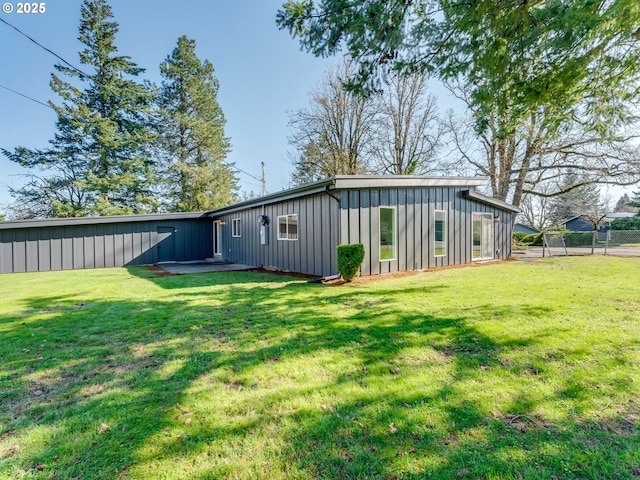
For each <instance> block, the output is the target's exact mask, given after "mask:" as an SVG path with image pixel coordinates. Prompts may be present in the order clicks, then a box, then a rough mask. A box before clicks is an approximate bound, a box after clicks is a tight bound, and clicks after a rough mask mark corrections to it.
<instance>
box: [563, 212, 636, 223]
mask: <svg viewBox="0 0 640 480" xmlns="http://www.w3.org/2000/svg"><path fill="white" fill-rule="evenodd" d="M635 215H636V214H635V213H633V212H611V213H605V216H604V217H603V218H602V220H604V221H607V222H609V221H611V220H615V219H616V218H629V217H633V216H635ZM578 218H584V219H586V220H587V221H589V220H588V218H587V215H586V214H584V213H581V214H580V215H576V216H575V217H571V218H569V219H567V220H563V221H562V222H560V223H559V225H566V224H567V223H569V222H572V221H573V220H577V219H578Z"/></svg>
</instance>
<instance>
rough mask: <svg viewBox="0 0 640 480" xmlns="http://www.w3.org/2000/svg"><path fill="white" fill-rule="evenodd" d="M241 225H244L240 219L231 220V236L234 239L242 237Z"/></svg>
mask: <svg viewBox="0 0 640 480" xmlns="http://www.w3.org/2000/svg"><path fill="white" fill-rule="evenodd" d="M241 225H242V223H241V219H240V217H238V218H232V219H231V236H232V237H233V238H240V237H242V228H241Z"/></svg>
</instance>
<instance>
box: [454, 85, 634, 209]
mask: <svg viewBox="0 0 640 480" xmlns="http://www.w3.org/2000/svg"><path fill="white" fill-rule="evenodd" d="M450 89H451V90H452V92H454V94H456V96H457V97H458V98H460V99H461V100H462V101H464V102H465V103H466V105H467V106H468V107H469V111H470V112H471V113H470V115H468V116H467V117H466V118H463V119H452V118H450V119H449V120H448V122H447V125H448V132H447V133H448V138H449V142H450V148H451V149H452V150H453V151H454V152H455V153H457V155H458V156H459V157H460V158H461V159H462V160H463V161H464V162H465V163H467V164H468V165H469V166H470V167H471V168H470V172H475V173H479V174H481V175H485V176H487V177H489V179H490V186H491V193H492V195H493V196H494V197H495V198H498V199H500V200H504V201H509V202H510V203H512V204H513V205H515V206H520V205H522V203H523V200H524V198H525V196H526V195H536V196H541V197H553V196H556V195H561V194H563V193H566V192H568V191H570V190H573V189H575V188H579V187H581V186H585V185H594V184H615V185H630V184H633V183H635V182H636V181H637V179H638V178H639V177H640V159H639V158H638V154H637V148H636V147H634V145H633V142H634V140H635V139H637V138H639V136H640V133H639V132H638V125H637V123H633V121H631V122H629V123H624V122H621V123H620V124H619V125H610V126H608V127H607V128H606V129H604V130H597V129H594V128H591V126H590V125H586V124H585V123H583V122H581V121H580V119H579V118H577V117H576V116H575V114H571V115H569V114H567V113H565V112H559V111H557V110H556V109H555V107H554V106H553V105H551V106H546V107H544V108H542V107H541V108H538V109H537V110H535V111H531V112H530V113H529V116H528V120H527V122H526V123H522V124H520V125H518V126H515V127H513V126H510V127H509V128H505V125H512V124H511V121H510V120H509V121H505V119H506V118H508V116H509V112H508V111H496V112H494V113H492V114H491V115H489V116H488V117H483V116H481V115H476V112H474V110H473V107H472V104H471V102H470V101H469V99H468V97H467V96H466V95H465V93H464V91H463V89H461V88H459V87H455V86H454V87H451V86H450ZM479 119H482V121H483V125H480V126H479V125H477V122H478V121H479ZM478 132H480V133H478ZM571 172H579V173H580V181H579V182H577V183H575V184H572V185H570V186H565V187H560V185H563V182H562V179H563V178H565V177H566V176H567V175H569V174H570V173H571ZM542 185H545V187H544V188H541V186H542ZM549 185H555V186H556V187H558V188H549ZM565 185H566V184H565Z"/></svg>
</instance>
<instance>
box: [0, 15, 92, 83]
mask: <svg viewBox="0 0 640 480" xmlns="http://www.w3.org/2000/svg"><path fill="white" fill-rule="evenodd" d="M0 22H2V23H4V24H5V25H7V26H8V27H11V28H13V29H14V30H15V31H16V32H18V33H19V34H20V35H23V36H25V37H26V38H28V39H29V40H31V41H32V42H33V43H35V44H36V45H37V46H39V47H40V48H42V49H43V50H45V51H47V52H49V53H50V54H51V55H53V56H54V57H56V58H57V59H58V60H60V61H62V62H63V63H66V64H67V65H68V66H69V67H70V68H72V69H73V70H75V71H76V72H78V73H79V74H80V75H81V76H82V77H84V78H89V75H87V74H86V73H84V72H83V71H82V70H80V69H79V68H77V67H75V66H73V65H72V64H70V63H69V62H67V61H66V60H65V59H64V58H62V57H61V56H60V55H58V54H57V53H56V52H54V51H53V50H50V49H48V48H47V47H45V46H44V45H42V44H41V43H39V42H38V41H36V40H34V39H33V38H31V37H30V36H29V35H27V34H26V33H24V32H23V31H22V30H20V29H19V28H18V27H16V26H15V25H12V24H11V23H9V22H7V21H6V20H4V19H2V18H0Z"/></svg>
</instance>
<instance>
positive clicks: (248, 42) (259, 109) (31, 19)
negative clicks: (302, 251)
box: [0, 0, 335, 213]
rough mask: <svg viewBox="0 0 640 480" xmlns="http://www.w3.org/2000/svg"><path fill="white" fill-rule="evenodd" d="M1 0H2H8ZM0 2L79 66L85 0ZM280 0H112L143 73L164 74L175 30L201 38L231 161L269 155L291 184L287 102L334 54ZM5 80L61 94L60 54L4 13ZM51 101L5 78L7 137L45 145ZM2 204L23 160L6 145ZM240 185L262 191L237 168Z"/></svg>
mask: <svg viewBox="0 0 640 480" xmlns="http://www.w3.org/2000/svg"><path fill="white" fill-rule="evenodd" d="M0 3H4V0H2V2H0ZM11 3H12V4H13V6H14V11H13V12H12V13H9V14H7V13H3V12H0V18H2V19H4V20H6V21H7V22H9V23H11V24H13V25H15V26H16V27H18V28H19V29H20V30H22V31H24V32H25V33H27V34H28V35H30V36H31V37H33V38H34V39H35V40H37V41H38V42H39V43H41V44H43V45H44V46H46V47H47V48H49V49H51V50H53V51H54V52H55V53H57V54H58V55H60V56H61V57H63V58H64V59H65V60H67V61H69V62H70V63H72V64H74V65H75V66H78V67H80V68H81V69H82V66H81V65H80V64H79V61H78V51H79V50H80V49H81V48H82V44H81V43H80V42H79V41H78V40H77V37H78V26H79V22H80V6H81V4H82V1H81V0H50V1H47V2H46V12H45V13H42V14H29V15H27V14H17V13H16V12H15V7H16V4H17V2H16V1H14V0H11ZM281 3H282V2H281V1H280V0H233V1H222V0H215V1H203V0H181V1H179V2H176V1H166V0H134V1H132V0H110V1H109V4H110V5H111V7H112V10H113V14H114V19H115V21H117V22H118V23H119V24H120V31H119V35H118V36H117V37H116V46H117V47H118V49H119V53H120V54H123V55H128V56H130V57H131V58H132V60H133V61H134V62H136V63H137V64H138V65H139V66H141V67H143V68H145V69H146V72H145V73H144V74H143V75H142V76H141V77H139V78H145V79H149V80H151V81H154V82H159V81H160V78H159V73H158V72H159V68H158V67H159V65H160V63H161V62H162V61H163V60H164V59H165V58H166V57H167V55H169V54H170V53H171V51H172V50H173V49H174V47H175V45H176V43H177V40H178V37H179V36H180V35H187V36H188V37H190V38H193V39H195V40H196V42H197V54H198V56H199V57H200V58H201V59H205V58H206V59H208V60H209V61H210V62H211V63H212V64H213V66H214V68H215V75H216V77H217V78H218V80H219V82H220V91H219V97H218V100H219V102H220V104H221V106H222V109H223V111H224V113H225V115H226V118H227V126H226V133H227V135H228V136H229V137H231V143H232V147H233V151H232V152H231V154H230V155H229V157H228V160H229V161H230V162H235V164H236V166H237V167H238V168H240V169H242V170H244V171H246V172H249V173H252V174H254V175H255V176H258V177H259V176H260V162H262V161H264V162H265V164H266V178H267V189H268V190H269V191H270V192H273V191H277V190H280V189H282V188H285V187H287V186H288V182H289V178H290V174H291V170H292V168H291V165H290V164H289V163H288V162H287V160H286V152H287V149H288V144H287V135H288V132H289V130H288V127H287V122H288V115H287V112H288V111H292V110H296V109H298V108H301V107H304V106H305V105H307V103H308V102H307V93H308V92H309V90H311V89H312V88H314V87H315V86H316V85H317V84H318V83H319V82H320V79H321V77H322V75H323V72H324V71H325V70H326V69H327V68H328V67H329V66H330V65H332V64H333V63H334V62H335V59H322V58H320V59H319V58H314V57H313V56H312V55H310V54H307V53H304V52H301V51H300V49H299V46H298V42H297V41H296V40H293V39H291V38H290V37H289V34H288V33H287V32H286V31H280V30H278V28H277V27H276V24H275V16H276V12H277V10H278V8H279V7H280V5H281ZM0 45H1V47H0V85H3V86H5V87H8V88H11V89H13V90H16V91H18V92H20V93H23V94H25V95H28V96H30V97H33V98H34V99H37V100H39V101H42V102H45V103H46V102H47V101H48V100H53V101H54V102H56V103H59V98H57V97H56V96H55V94H54V93H53V92H52V91H51V89H50V87H49V79H50V75H51V73H52V72H54V68H53V66H54V64H55V63H57V62H58V60H57V59H56V58H55V57H54V56H53V55H51V54H49V53H47V52H46V51H44V50H43V49H41V48H39V47H38V46H36V45H34V44H33V43H32V42H30V41H29V40H28V39H26V38H25V37H23V36H22V35H20V34H19V33H18V32H16V31H15V30H13V29H11V28H9V27H8V26H7V25H5V24H4V23H0ZM54 123H55V114H54V112H53V110H51V109H49V108H46V107H44V106H42V105H39V104H37V103H35V102H32V101H30V100H27V99H25V98H22V97H20V96H18V95H16V94H14V93H11V92H8V91H6V90H4V89H2V88H0V147H2V148H5V149H7V150H12V149H13V148H14V147H16V146H26V147H31V148H37V147H39V148H42V147H46V146H47V142H48V140H49V139H51V138H52V137H53V133H54ZM0 172H1V174H0V213H2V211H3V210H4V207H5V206H6V204H7V203H8V202H9V201H10V200H11V197H10V196H9V194H8V191H7V186H8V185H13V186H19V185H20V184H21V182H22V180H21V177H20V175H21V174H23V173H26V171H25V170H23V169H21V168H20V167H19V166H17V165H15V164H14V163H12V162H10V161H9V160H7V159H6V157H4V156H3V155H0ZM240 180H241V183H240V187H241V188H242V189H243V190H245V191H247V192H248V191H251V190H253V191H255V192H257V193H259V192H260V185H259V182H258V181H256V180H255V179H253V178H250V177H248V176H246V175H244V174H240Z"/></svg>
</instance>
